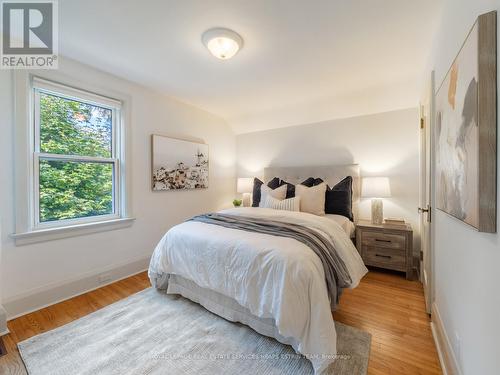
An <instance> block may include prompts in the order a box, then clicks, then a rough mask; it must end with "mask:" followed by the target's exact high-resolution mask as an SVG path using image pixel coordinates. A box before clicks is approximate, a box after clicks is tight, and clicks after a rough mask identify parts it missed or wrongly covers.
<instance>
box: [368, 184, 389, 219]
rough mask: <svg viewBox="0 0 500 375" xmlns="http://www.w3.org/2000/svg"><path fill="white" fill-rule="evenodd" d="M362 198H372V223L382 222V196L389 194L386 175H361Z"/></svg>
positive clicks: (385, 196)
mask: <svg viewBox="0 0 500 375" xmlns="http://www.w3.org/2000/svg"><path fill="white" fill-rule="evenodd" d="M361 196H362V197H363V198H372V224H382V223H383V221H384V203H383V201H382V198H389V197H390V196H391V187H390V185H389V178H388V177H363V185H362V188H361Z"/></svg>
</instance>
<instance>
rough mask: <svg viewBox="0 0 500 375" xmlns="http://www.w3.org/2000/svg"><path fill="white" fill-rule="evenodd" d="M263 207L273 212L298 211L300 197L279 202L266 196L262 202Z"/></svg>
mask: <svg viewBox="0 0 500 375" xmlns="http://www.w3.org/2000/svg"><path fill="white" fill-rule="evenodd" d="M264 207H265V208H273V209H275V210H285V211H300V197H293V198H288V199H283V200H279V199H276V198H273V197H271V196H270V195H268V196H267V197H266V201H265V202H264Z"/></svg>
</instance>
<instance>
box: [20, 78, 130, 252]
mask: <svg viewBox="0 0 500 375" xmlns="http://www.w3.org/2000/svg"><path fill="white" fill-rule="evenodd" d="M35 74H36V76H34V75H32V74H30V72H29V71H21V70H18V71H15V72H14V73H13V76H14V88H15V92H14V96H15V121H16V140H15V145H16V148H15V150H16V151H15V171H16V173H15V208H16V225H15V234H14V235H13V237H16V235H17V234H21V236H19V237H26V236H22V235H23V234H25V233H27V232H31V231H33V230H35V231H36V232H37V234H38V233H39V230H41V229H48V228H50V227H51V226H53V225H46V223H43V225H41V226H40V227H35V220H34V217H35V216H34V214H33V213H34V212H35V207H34V206H35V205H34V201H35V199H34V198H35V189H34V186H33V183H34V179H35V173H34V169H35V164H36V163H35V155H34V154H33V150H35V147H36V145H35V144H34V142H35V139H36V137H35V134H34V131H35V129H34V127H33V124H34V116H35V113H34V111H32V109H33V108H34V106H33V103H34V102H35V98H34V92H35V90H34V89H33V82H36V83H37V84H38V85H40V86H43V88H44V89H45V90H49V91H55V92H56V93H59V94H60V93H61V90H65V94H66V95H65V96H68V95H69V96H71V95H75V93H78V95H80V101H81V98H83V97H84V98H85V99H86V101H87V102H90V103H92V104H94V103H95V104H96V105H99V106H101V107H103V106H105V107H106V108H108V107H109V108H110V109H112V110H113V111H114V112H113V132H112V158H111V159H113V160H114V164H113V166H114V171H113V172H114V173H113V178H114V179H115V180H114V181H113V186H114V189H113V204H114V206H113V212H114V214H113V215H111V216H106V217H104V215H103V216H99V217H94V219H97V220H102V219H104V220H105V221H110V220H114V219H117V218H123V219H125V220H124V221H127V220H128V218H130V217H133V214H132V202H131V197H132V175H131V171H130V170H129V169H130V168H127V167H126V164H127V165H128V164H129V163H131V160H130V156H131V155H130V152H131V141H130V139H127V135H128V134H130V129H129V127H130V105H131V97H130V96H129V95H125V94H123V93H120V92H115V91H110V90H108V89H106V88H103V87H100V86H96V85H93V84H89V83H88V82H84V81H79V80H78V79H76V78H75V77H70V76H67V75H65V74H64V73H61V72H59V71H37V72H36V73H35ZM56 81H57V82H60V83H56ZM75 87H79V89H75ZM111 98H116V99H111ZM77 99H78V98H77ZM117 107H118V108H117ZM36 151H37V152H39V151H40V150H39V149H36ZM42 155H43V156H44V157H46V156H48V155H46V154H39V155H37V156H38V157H40V156H42ZM51 157H54V158H59V155H56V156H54V155H51ZM103 159H105V160H100V161H110V160H107V159H109V158H103ZM89 161H90V159H89ZM89 221H92V220H89V219H88V218H82V219H81V220H80V222H79V223H80V224H86V223H88V222H89ZM94 221H95V220H94ZM60 223H61V224H66V225H67V226H73V225H74V224H75V223H74V222H73V221H65V222H64V223H62V221H61V222H60ZM105 224H107V223H105ZM128 225H130V223H128ZM116 227H118V226H116ZM116 227H115V226H112V227H109V226H108V225H104V226H103V227H100V228H99V229H95V230H94V229H93V230H91V231H90V230H88V229H87V230H86V231H85V232H86V233H90V232H93V231H102V230H106V228H109V229H110V230H112V229H116ZM64 229H67V228H64ZM73 234H74V235H80V234H85V233H82V232H81V231H68V232H66V233H64V234H58V235H57V236H51V237H53V238H46V237H45V236H44V238H43V239H35V237H37V236H36V235H35V236H34V237H33V238H31V239H29V240H28V239H26V238H25V239H22V240H21V239H18V240H16V245H17V244H25V243H31V242H38V241H40V240H41V241H45V240H50V239H56V238H64V237H68V236H69V235H73Z"/></svg>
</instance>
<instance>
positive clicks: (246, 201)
mask: <svg viewBox="0 0 500 375" xmlns="http://www.w3.org/2000/svg"><path fill="white" fill-rule="evenodd" d="M250 195H251V194H250V193H243V199H242V200H243V207H250Z"/></svg>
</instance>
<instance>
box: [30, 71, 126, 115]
mask: <svg viewBox="0 0 500 375" xmlns="http://www.w3.org/2000/svg"><path fill="white" fill-rule="evenodd" d="M32 85H33V88H38V89H40V90H41V91H43V92H46V93H48V94H52V95H56V96H61V95H62V96H64V97H65V98H67V99H72V100H76V101H79V102H81V101H82V99H83V100H84V101H85V102H86V103H89V104H92V105H96V106H99V107H104V108H108V109H116V108H120V107H121V106H122V102H121V101H120V100H116V99H113V98H109V97H107V96H104V95H100V94H96V93H93V92H90V91H87V90H82V89H80V88H77V87H74V86H72V85H66V84H61V83H58V82H54V81H51V80H47V79H43V78H40V77H38V76H33V77H32Z"/></svg>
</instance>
